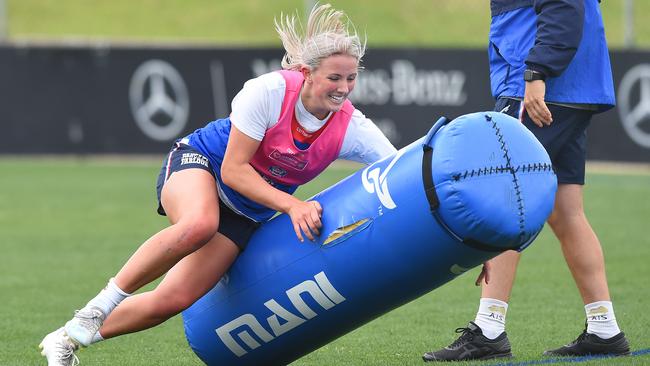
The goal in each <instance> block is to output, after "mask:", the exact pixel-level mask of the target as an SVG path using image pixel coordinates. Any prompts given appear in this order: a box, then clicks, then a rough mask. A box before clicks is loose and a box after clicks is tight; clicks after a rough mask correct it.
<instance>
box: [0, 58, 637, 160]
mask: <svg viewBox="0 0 650 366" xmlns="http://www.w3.org/2000/svg"><path fill="white" fill-rule="evenodd" d="M281 56H282V51H281V50H279V49H239V48H229V49H223V48H175V47H117V46H112V45H101V46H83V47H81V46H36V45H28V46H20V45H5V46H1V47H0V134H1V136H2V144H0V154H2V153H4V154H40V153H48V154H49V153H55V154H56V153H61V154H102V153H118V154H142V153H146V154H149V153H160V154H162V153H164V152H165V151H166V150H167V149H168V148H169V145H170V142H171V141H173V140H174V139H176V138H177V137H180V136H184V135H185V134H187V133H189V132H191V131H193V130H194V129H196V128H199V127H201V126H203V125H204V124H205V123H207V122H209V121H211V120H213V119H215V118H220V117H225V116H227V115H228V114H229V110H230V101H231V100H232V98H233V97H234V96H235V94H236V93H237V92H238V91H239V90H240V88H241V86H242V85H243V83H244V82H245V81H246V80H248V79H250V78H253V77H255V76H257V75H260V74H263V73H265V72H268V71H271V70H276V69H278V68H279V65H280V58H281ZM612 62H613V68H614V78H615V86H616V90H617V97H618V106H617V108H615V109H613V110H611V111H608V112H606V113H602V114H599V115H597V116H596V117H595V118H594V120H593V122H592V127H591V128H590V129H589V144H590V146H589V156H588V157H589V158H590V159H598V160H610V161H632V162H650V52H631V51H630V52H628V51H615V52H613V53H612ZM363 65H364V67H365V70H364V71H362V73H361V75H360V77H359V79H358V81H357V86H356V89H355V91H354V92H353V94H352V98H351V99H352V101H353V103H354V104H355V106H356V107H357V108H358V109H360V110H361V111H363V112H364V113H365V114H366V116H368V117H370V118H372V119H373V121H375V123H376V124H377V125H379V126H380V128H381V129H382V130H383V131H384V132H385V133H386V135H387V136H388V137H389V138H390V139H391V141H392V142H393V143H394V144H395V145H396V146H398V147H401V146H404V145H406V144H408V143H410V142H411V141H413V140H415V139H417V138H419V137H421V136H422V135H424V134H425V133H426V132H427V131H428V129H429V127H430V126H431V124H432V123H433V122H434V121H435V120H436V119H437V118H438V117H440V116H442V115H444V116H447V117H450V118H453V117H455V116H458V115H461V114H466V113H470V112H476V111H481V110H491V109H492V107H493V104H494V101H493V100H492V97H491V96H490V92H489V79H488V64H487V56H486V53H485V52H484V51H482V50H444V49H370V50H369V51H368V53H367V54H366V57H365V59H364V63H363Z"/></svg>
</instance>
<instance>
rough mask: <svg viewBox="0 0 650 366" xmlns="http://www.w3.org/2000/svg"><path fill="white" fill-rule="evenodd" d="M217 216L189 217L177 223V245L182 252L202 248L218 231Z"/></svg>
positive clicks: (190, 251) (186, 252)
mask: <svg viewBox="0 0 650 366" xmlns="http://www.w3.org/2000/svg"><path fill="white" fill-rule="evenodd" d="M218 225H219V221H218V219H217V218H209V217H188V218H186V219H184V220H182V221H180V222H178V223H176V224H174V226H176V229H177V230H178V236H177V241H176V245H175V247H176V248H177V249H178V251H179V252H181V253H185V254H188V253H192V252H194V251H196V250H198V249H199V248H201V247H202V246H203V245H205V243H207V242H208V241H209V240H210V239H212V237H213V236H214V235H215V234H216V233H217V228H218Z"/></svg>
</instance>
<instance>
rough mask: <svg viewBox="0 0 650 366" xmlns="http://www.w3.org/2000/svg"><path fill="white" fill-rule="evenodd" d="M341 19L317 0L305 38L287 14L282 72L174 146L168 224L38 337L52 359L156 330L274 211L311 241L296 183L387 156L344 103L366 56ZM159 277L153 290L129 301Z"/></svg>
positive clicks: (208, 284)
mask: <svg viewBox="0 0 650 366" xmlns="http://www.w3.org/2000/svg"><path fill="white" fill-rule="evenodd" d="M349 26H350V24H349V21H348V20H347V18H346V16H345V14H344V13H343V12H341V11H336V10H334V9H333V8H331V6H330V5H329V4H328V5H322V6H318V7H314V9H313V10H312V12H311V14H310V15H309V19H308V23H307V28H306V31H305V35H304V36H301V35H299V34H298V32H297V29H296V19H295V17H284V18H282V20H281V21H280V22H279V23H278V22H276V30H277V31H278V33H279V35H280V38H281V40H282V43H283V45H284V48H285V50H286V55H285V57H284V58H283V61H282V67H283V69H284V70H283V71H280V72H272V73H269V74H265V75H262V76H260V77H258V78H255V79H252V80H249V81H248V82H247V83H246V84H245V85H244V87H243V89H242V90H241V91H240V92H239V93H238V94H237V96H236V97H235V98H234V100H233V102H232V113H231V115H230V117H229V118H226V119H221V120H217V121H214V122H211V123H209V124H208V125H206V126H205V127H203V128H201V129H199V130H197V131H195V132H194V133H192V134H190V135H189V136H187V137H185V138H183V139H181V140H179V141H178V142H176V143H175V144H174V147H173V149H172V150H171V152H170V153H169V155H168V157H167V159H165V160H164V162H163V167H162V170H161V173H160V177H159V179H158V185H157V191H158V197H159V203H160V207H159V209H158V212H159V213H161V214H166V215H167V217H168V218H169V221H170V223H171V225H170V226H169V227H167V228H165V229H163V230H162V231H160V232H158V233H156V234H155V235H153V236H152V237H151V238H150V239H148V240H147V241H146V242H145V243H144V244H142V245H141V246H140V247H139V249H138V250H137V251H136V252H135V253H134V254H133V256H132V257H131V258H130V259H129V260H128V261H127V263H126V264H125V265H124V267H122V269H121V270H120V271H119V272H118V273H117V274H116V275H115V277H114V278H111V279H110V280H109V282H108V285H107V286H106V287H105V288H104V289H103V290H102V291H101V292H100V293H99V294H98V295H97V296H96V297H94V298H93V299H91V300H90V301H89V302H88V304H87V305H86V306H84V307H83V308H82V309H81V310H79V311H77V312H76V313H75V316H74V317H73V318H72V320H70V321H68V322H67V323H66V325H65V326H64V327H61V328H59V329H58V330H56V331H54V332H52V333H50V334H48V335H47V336H46V337H45V338H44V339H43V342H42V343H41V347H42V348H43V352H42V353H43V355H44V356H46V358H47V360H48V363H49V365H70V364H75V363H76V362H78V360H77V357H76V356H75V354H74V352H75V351H76V350H77V349H78V348H79V346H89V345H90V344H93V343H95V342H98V341H101V340H103V339H107V338H112V337H116V336H119V335H122V334H126V333H132V332H137V331H140V330H144V329H147V328H150V327H153V326H156V325H158V324H160V323H162V322H164V321H165V320H167V319H169V318H171V317H172V316H174V315H176V314H178V313H180V312H181V311H183V310H184V309H186V308H188V307H189V306H190V305H192V304H193V303H194V302H195V301H196V300H197V299H199V298H200V297H201V296H202V295H204V294H205V293H206V292H207V291H209V290H210V289H211V288H212V287H214V285H215V284H216V283H217V282H218V281H219V279H220V278H221V276H222V275H223V274H224V273H225V272H226V270H227V269H228V268H229V267H230V265H231V264H232V263H233V261H234V260H235V259H236V258H237V255H238V254H239V253H240V252H241V251H242V250H244V249H245V247H246V245H247V243H248V240H249V238H250V237H251V235H252V234H253V232H254V231H255V229H256V228H257V227H258V226H259V224H260V223H263V222H265V221H267V220H269V219H270V218H271V217H272V216H273V215H274V214H275V212H276V211H280V212H283V213H286V214H288V215H289V216H290V218H291V222H292V224H293V226H294V230H295V232H296V236H297V237H298V238H299V239H300V241H303V240H304V236H306V237H307V238H308V239H310V240H314V236H315V235H318V234H319V229H320V227H321V221H320V217H321V213H322V208H321V206H320V204H319V203H318V202H316V201H310V202H304V201H301V200H299V199H297V198H295V197H293V196H292V195H291V194H292V193H293V192H294V191H295V190H296V188H297V187H298V186H299V185H301V184H304V183H306V182H308V181H309V180H311V179H313V178H314V177H315V176H317V175H318V174H319V173H320V172H322V171H323V170H325V168H326V167H327V166H328V165H329V164H330V163H331V162H333V161H334V160H335V159H337V158H343V159H349V160H354V161H358V162H363V163H372V162H374V161H376V160H379V159H381V158H383V157H385V156H387V155H390V154H392V153H394V152H395V148H394V147H393V146H392V145H391V143H390V142H389V141H388V139H387V138H386V137H385V136H384V135H383V134H382V133H381V132H380V130H379V129H378V128H377V127H376V126H375V125H374V124H373V123H372V121H370V120H369V119H367V118H366V117H365V116H364V115H363V114H362V113H361V112H359V111H358V110H356V109H355V108H354V107H353V106H352V104H351V103H350V101H349V100H348V95H349V93H350V92H352V90H353V89H354V86H355V81H356V77H357V73H358V70H359V62H360V60H361V58H362V57H363V54H364V51H365V43H363V42H361V40H360V39H359V37H358V35H357V34H356V32H353V33H351V32H350V31H349ZM274 150H276V151H279V154H277V155H279V156H276V154H270V153H269V152H272V151H274ZM165 273H167V275H166V276H165V278H164V279H163V280H162V282H161V283H160V284H159V285H158V286H157V287H156V288H155V289H154V290H153V291H149V292H145V293H141V294H138V295H134V296H131V294H132V293H133V292H135V291H137V290H138V289H139V288H141V287H142V286H144V285H146V284H148V283H150V282H151V281H153V280H155V279H157V278H158V277H160V276H161V275H163V274H165Z"/></svg>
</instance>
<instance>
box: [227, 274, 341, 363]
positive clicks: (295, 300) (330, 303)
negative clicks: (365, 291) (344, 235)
mask: <svg viewBox="0 0 650 366" xmlns="http://www.w3.org/2000/svg"><path fill="white" fill-rule="evenodd" d="M286 294H287V297H288V298H289V301H291V304H292V305H293V307H294V308H295V310H297V312H298V313H299V314H296V313H295V312H291V311H289V309H286V308H284V307H282V305H280V304H279V303H278V302H277V301H276V300H274V299H271V300H269V301H267V302H265V303H264V306H266V308H267V309H269V310H270V311H271V313H272V315H271V316H269V317H267V318H266V323H267V324H268V327H270V328H271V332H269V331H268V330H267V329H268V328H265V327H264V326H262V323H260V321H259V320H258V319H257V318H256V317H255V315H253V314H250V313H248V314H244V315H242V316H240V317H238V318H236V319H234V320H232V321H230V322H228V323H226V324H224V325H222V326H220V327H219V328H217V329H216V330H215V331H216V332H217V335H218V336H219V338H220V339H221V341H222V342H223V343H224V344H225V345H226V347H228V349H230V351H232V353H234V354H235V355H237V356H238V357H241V356H243V355H245V354H247V353H248V352H249V351H247V350H246V349H245V348H244V347H242V345H241V342H243V343H244V344H245V345H246V346H247V347H248V349H249V350H254V349H256V348H258V347H260V346H261V345H260V343H259V340H261V341H262V342H263V343H269V342H271V341H272V340H274V339H275V338H276V337H279V336H281V335H282V334H284V333H286V332H288V331H290V330H291V329H293V328H295V327H297V326H299V325H301V324H303V323H304V322H306V321H308V320H309V319H312V318H313V317H315V316H316V315H318V314H317V313H316V312H315V311H314V310H312V309H311V308H310V307H309V306H308V305H307V303H305V300H303V298H302V297H301V295H302V294H308V295H309V296H311V298H312V299H313V300H314V301H315V302H316V303H318V305H320V306H321V307H322V308H323V309H325V310H329V309H331V308H333V307H334V306H335V305H337V304H340V303H342V302H343V301H345V297H343V296H342V295H341V294H340V293H339V292H338V291H337V290H336V289H335V288H334V286H333V285H332V283H331V282H330V281H329V279H328V278H327V276H326V275H325V272H319V273H318V274H316V275H315V276H314V281H312V280H307V281H304V282H302V283H300V284H298V285H297V286H294V287H292V288H290V289H288V290H287V291H286ZM291 310H292V311H294V309H291ZM280 320H282V321H280ZM251 332H252V333H253V335H255V336H256V338H257V339H255V337H253V335H251ZM233 333H234V335H235V336H236V337H237V339H238V340H236V339H235V337H233Z"/></svg>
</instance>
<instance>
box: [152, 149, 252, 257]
mask: <svg viewBox="0 0 650 366" xmlns="http://www.w3.org/2000/svg"><path fill="white" fill-rule="evenodd" d="M185 169H203V170H205V171H207V172H209V173H210V174H211V175H212V177H213V178H214V172H213V170H212V164H210V161H209V160H208V158H207V157H206V156H205V155H203V154H202V153H201V152H199V151H198V150H196V149H194V148H193V147H192V146H189V145H186V144H181V143H179V142H176V143H174V146H173V147H172V149H171V151H170V152H169V154H168V155H167V157H166V158H165V160H163V164H162V168H161V169H160V174H159V175H158V181H157V183H156V192H157V194H158V213H159V214H160V215H163V216H165V215H166V214H165V209H164V208H163V207H162V203H161V202H160V195H161V192H162V188H163V185H164V184H165V182H166V181H167V179H169V176H170V175H171V174H172V173H174V172H178V171H181V170H185ZM215 179H216V178H215ZM214 189H215V190H216V189H217V186H216V182H215V187H214ZM259 226H260V224H259V223H257V222H255V221H253V220H251V219H249V218H247V217H244V216H241V215H239V214H237V213H235V212H234V211H233V210H231V209H230V208H229V207H228V206H226V205H224V204H223V203H221V200H219V228H218V229H217V231H218V232H220V233H221V234H223V235H224V236H225V237H227V238H228V239H230V240H232V241H233V242H234V243H235V244H236V245H237V247H239V250H240V251H244V249H246V246H247V245H248V241H249V240H250V238H251V236H252V235H253V233H254V232H255V230H257V228H258V227H259Z"/></svg>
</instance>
